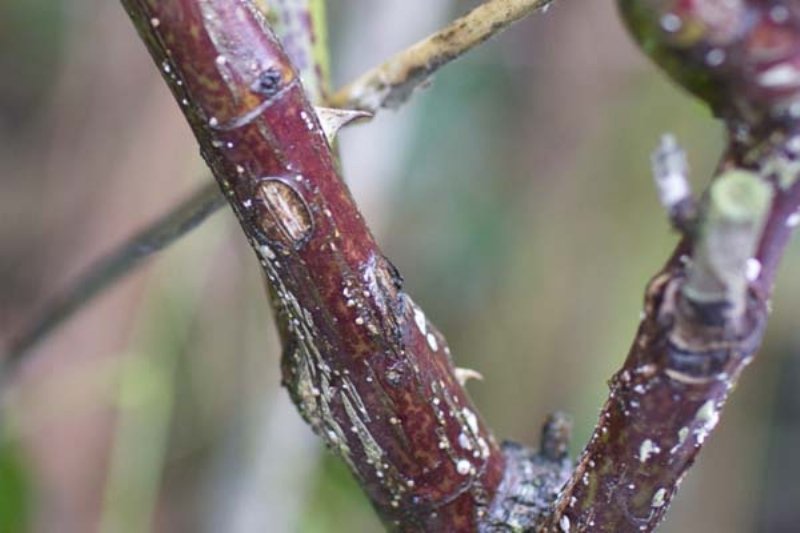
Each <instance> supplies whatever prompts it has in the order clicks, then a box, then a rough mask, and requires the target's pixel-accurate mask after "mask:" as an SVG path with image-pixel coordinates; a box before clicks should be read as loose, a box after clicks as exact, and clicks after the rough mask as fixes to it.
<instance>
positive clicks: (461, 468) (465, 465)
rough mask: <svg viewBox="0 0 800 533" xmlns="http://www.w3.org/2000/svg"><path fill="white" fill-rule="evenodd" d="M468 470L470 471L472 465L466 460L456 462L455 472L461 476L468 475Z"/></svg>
mask: <svg viewBox="0 0 800 533" xmlns="http://www.w3.org/2000/svg"><path fill="white" fill-rule="evenodd" d="M470 470H472V463H470V462H469V461H467V460H466V459H459V460H458V462H456V471H457V472H458V473H459V474H461V475H462V476H466V475H467V474H469V473H470Z"/></svg>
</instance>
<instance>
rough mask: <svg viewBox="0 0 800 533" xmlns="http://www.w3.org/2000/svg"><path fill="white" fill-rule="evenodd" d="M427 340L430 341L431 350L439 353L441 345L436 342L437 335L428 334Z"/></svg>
mask: <svg viewBox="0 0 800 533" xmlns="http://www.w3.org/2000/svg"><path fill="white" fill-rule="evenodd" d="M427 339H428V346H430V348H431V350H433V351H434V352H436V351H439V343H438V342H436V335H434V334H433V333H428V335H427Z"/></svg>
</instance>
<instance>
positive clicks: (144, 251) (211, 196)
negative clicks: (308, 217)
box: [3, 182, 225, 375]
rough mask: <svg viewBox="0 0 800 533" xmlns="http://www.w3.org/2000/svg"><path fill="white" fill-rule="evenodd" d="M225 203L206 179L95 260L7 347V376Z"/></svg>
mask: <svg viewBox="0 0 800 533" xmlns="http://www.w3.org/2000/svg"><path fill="white" fill-rule="evenodd" d="M223 205H225V199H224V198H223V197H222V195H221V194H219V187H218V186H217V184H216V183H213V182H209V183H208V184H206V185H204V186H203V187H202V188H200V189H199V190H197V191H196V192H195V193H193V194H192V195H191V196H190V197H189V198H187V199H186V200H185V201H183V202H181V203H180V204H179V205H178V206H177V208H174V209H173V210H172V211H170V212H169V213H167V214H166V215H165V216H163V217H161V218H159V219H157V220H155V221H154V222H152V223H151V224H149V225H148V226H146V227H145V228H144V229H143V230H141V231H140V232H139V233H137V234H135V235H134V236H133V237H131V238H130V239H128V240H127V241H125V242H124V243H122V244H121V245H120V246H118V247H117V248H116V249H115V250H114V251H113V252H111V253H109V254H108V255H107V256H104V257H102V258H101V259H99V260H98V261H97V262H96V263H95V264H93V265H92V266H90V267H89V268H88V269H87V270H86V272H85V273H84V274H83V275H82V276H81V277H79V278H78V280H77V281H75V282H74V283H73V284H72V285H70V286H69V287H68V288H67V289H66V290H65V291H64V292H63V293H61V294H60V295H59V296H57V297H56V298H55V299H54V300H53V301H52V302H50V303H49V304H48V306H47V310H46V311H45V313H44V314H43V315H41V316H39V317H38V318H37V319H36V321H35V322H33V323H32V324H31V325H30V326H29V327H28V328H27V329H26V330H25V331H23V333H22V334H21V335H20V336H19V338H18V339H17V341H16V342H14V343H13V345H12V346H11V348H10V350H9V352H8V354H7V355H6V357H5V359H4V360H3V365H4V367H5V368H4V372H3V374H5V375H8V373H9V372H10V371H13V369H14V368H15V367H16V365H17V364H18V363H19V362H20V360H21V358H22V357H23V355H24V354H25V353H26V352H27V351H28V350H29V349H30V348H31V347H33V346H34V345H35V344H36V343H38V342H39V341H40V340H41V339H43V338H44V337H45V336H47V335H48V334H49V333H50V332H51V331H53V330H54V329H55V328H56V327H57V326H58V325H59V324H61V323H62V322H63V321H64V320H65V319H67V318H68V317H70V316H71V315H72V314H73V313H74V312H75V311H76V310H78V309H80V308H81V307H82V306H83V305H84V304H85V303H86V302H88V301H90V300H91V299H92V298H93V297H95V296H96V295H97V294H99V293H100V292H101V291H102V290H103V289H105V288H107V287H109V286H111V285H112V284H113V283H114V282H115V281H117V280H119V279H121V278H122V277H123V276H124V275H125V274H127V273H129V272H131V271H132V270H133V269H134V268H136V267H137V266H139V265H141V264H142V263H143V262H144V260H145V259H147V258H148V257H150V256H151V255H153V254H154V253H156V252H158V251H160V250H162V249H164V248H166V247H167V246H169V245H170V244H172V243H173V242H175V241H176V240H177V239H179V238H180V237H182V236H183V235H185V234H186V233H188V232H189V231H191V230H192V229H194V228H195V227H197V226H198V225H199V224H200V223H201V222H203V221H204V220H205V219H206V218H208V217H209V216H210V215H211V214H212V213H215V212H216V211H217V210H218V209H219V208H220V207H222V206H223Z"/></svg>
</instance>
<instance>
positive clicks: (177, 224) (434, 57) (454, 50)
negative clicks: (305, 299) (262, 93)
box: [7, 0, 552, 359]
mask: <svg viewBox="0 0 800 533" xmlns="http://www.w3.org/2000/svg"><path fill="white" fill-rule="evenodd" d="M551 1H552V0H523V1H520V0H513V1H510V2H509V1H508V0H501V1H498V0H491V1H490V2H487V3H486V4H484V5H481V6H479V7H478V8H476V9H475V10H474V11H472V12H471V13H470V14H468V15H466V16H465V17H463V18H461V19H459V20H457V21H456V22H454V23H453V24H451V25H450V26H448V27H447V28H445V29H443V30H441V31H439V32H437V33H436V34H435V35H434V36H432V37H430V38H429V39H426V40H425V41H422V42H420V43H417V44H416V45H414V46H412V47H411V48H409V49H408V50H406V51H404V52H402V53H400V54H398V55H397V56H395V57H394V58H392V59H390V60H389V61H387V62H386V63H384V64H383V65H381V66H380V67H377V68H375V69H373V70H371V71H369V72H368V73H366V74H364V75H362V76H361V77H359V78H358V79H357V80H356V81H354V82H352V83H350V84H349V85H347V86H346V87H345V88H344V89H342V90H340V91H339V92H338V93H337V95H335V96H334V97H333V98H332V100H331V101H332V102H336V101H338V102H339V105H338V107H341V106H342V105H347V103H346V102H344V101H342V98H345V96H344V95H346V94H347V93H348V92H349V91H351V90H354V89H353V88H355V87H358V86H361V85H363V84H365V83H367V84H369V83H370V82H369V81H368V80H370V79H373V78H376V77H379V76H381V75H382V74H381V73H382V72H387V73H392V72H394V73H401V72H410V71H411V70H414V69H415V68H416V67H415V65H420V64H424V65H425V68H424V70H425V72H426V74H425V77H426V78H427V77H429V76H430V75H432V74H433V73H434V72H435V71H436V70H438V69H439V68H441V67H442V66H444V65H446V64H447V63H448V62H449V61H450V60H452V59H454V58H455V57H457V56H459V55H461V54H463V53H464V52H466V51H468V50H469V49H471V48H472V47H474V46H475V45H477V44H480V42H483V41H485V40H486V39H487V38H489V37H490V36H491V35H493V34H496V33H499V32H500V31H502V30H503V29H505V28H506V27H507V26H508V25H510V24H511V23H512V22H514V21H516V20H518V19H519V18H521V17H523V16H525V15H526V14H528V13H530V12H532V11H534V10H536V9H542V8H544V7H546V6H547V5H549V4H550V2H551ZM272 4H273V3H270V5H267V6H263V7H261V4H260V3H254V6H256V7H259V8H260V9H264V14H265V16H266V17H267V19H269V20H270V21H271V23H272V24H274V28H275V33H276V35H277V36H278V38H279V40H280V41H281V42H282V43H284V46H285V48H286V53H287V55H288V56H289V58H290V60H291V61H292V64H293V65H295V66H296V68H297V69H298V75H299V76H300V77H301V79H302V80H303V86H304V88H305V90H306V93H307V94H308V95H309V98H310V99H311V100H312V101H313V102H324V101H325V95H326V94H327V92H328V71H329V66H328V63H329V59H328V57H327V47H326V46H325V42H326V40H327V36H326V31H325V26H326V25H325V1H324V0H276V2H274V6H273V7H271V6H272ZM481 17H486V18H485V19H483V18H481ZM448 35H452V37H447V36H448ZM426 43H427V44H426ZM309 54H310V55H309ZM448 55H449V58H447V57H448ZM446 58H447V59H446ZM397 80H398V81H397V90H400V87H401V86H404V87H406V89H405V90H407V91H408V94H406V95H405V97H404V99H405V98H407V97H408V96H409V95H410V92H411V90H412V89H413V83H414V82H413V80H410V79H406V81H403V80H401V79H400V78H397ZM422 81H424V79H423V78H420V79H417V81H416V83H421V82H422ZM406 82H407V83H406ZM392 91H395V89H392ZM364 94H365V95H368V94H369V93H368V92H365V93H364ZM394 94H399V93H396V92H395V93H394ZM393 98H394V97H391V96H390V98H389V99H390V100H392V99H393ZM400 103H402V102H400V101H396V105H400ZM355 107H356V108H358V107H363V106H360V105H355ZM378 107H380V106H378ZM377 110H378V108H376V109H374V110H373V111H377ZM316 111H317V114H318V116H319V118H320V120H321V122H322V125H323V127H324V128H325V129H326V132H327V133H328V136H329V138H332V137H333V135H335V133H336V131H338V129H339V128H340V127H342V126H344V125H346V124H347V123H349V122H351V121H353V120H357V119H359V118H363V117H365V116H369V115H368V114H364V113H363V112H360V111H359V112H352V111H344V110H342V111H338V112H337V110H336V109H327V108H316ZM192 197H193V198H197V199H198V202H196V203H194V204H192V205H194V206H195V210H194V211H193V210H192V208H191V206H190V205H188V202H187V204H181V205H178V206H176V207H175V209H174V211H173V212H171V213H169V214H168V215H167V216H165V217H162V218H160V219H158V220H156V221H154V222H152V223H151V224H149V225H148V230H147V231H146V232H143V233H142V234H141V235H139V236H137V237H134V238H133V239H132V240H131V241H129V242H128V243H126V244H124V245H122V246H121V247H120V248H118V249H117V250H115V251H114V252H112V253H111V254H110V255H109V256H108V257H105V258H101V259H100V260H98V261H97V262H96V263H95V265H94V266H92V267H89V269H88V270H87V271H86V272H85V273H84V274H83V275H82V276H81V277H80V278H79V280H78V282H76V283H77V284H78V285H76V286H74V287H69V288H67V289H66V290H65V292H64V295H62V296H61V297H59V298H57V300H56V301H54V302H52V303H50V304H48V306H47V308H46V309H45V311H44V314H43V315H42V316H38V317H35V318H34V320H33V321H32V323H31V325H29V326H28V327H26V328H25V330H24V332H23V333H22V334H21V335H20V341H19V342H17V343H15V345H14V347H13V348H12V349H11V352H10V354H8V356H7V357H9V358H11V359H19V358H20V357H22V356H23V353H24V352H25V351H26V350H28V349H29V348H30V347H32V346H33V345H35V344H36V343H38V342H39V341H40V340H41V339H42V338H43V337H44V336H46V335H48V334H49V333H50V332H52V331H53V330H54V329H55V328H56V327H58V326H59V325H60V324H61V323H62V322H64V321H65V320H67V319H68V318H69V317H70V316H72V314H73V313H74V312H75V311H77V310H78V309H80V307H82V306H83V305H85V304H87V303H88V302H89V301H91V299H92V298H94V297H95V296H97V295H98V294H100V293H101V292H102V291H103V290H105V289H106V288H108V287H110V286H111V285H112V284H113V283H114V282H115V281H116V280H118V279H119V278H121V277H122V276H124V275H125V274H127V273H128V272H129V271H132V270H133V269H135V268H137V267H138V266H139V265H141V264H142V260H143V259H144V257H139V256H138V255H137V251H136V250H126V249H125V246H132V247H133V246H135V247H136V248H137V249H139V250H142V249H152V252H151V253H155V252H157V251H160V250H162V249H163V248H164V247H166V246H168V245H169V244H171V243H172V242H175V241H176V240H178V239H179V238H180V237H181V236H182V235H181V234H179V233H176V234H175V235H174V236H173V238H172V239H171V240H170V241H169V242H166V243H163V244H160V243H159V242H156V241H154V242H148V241H147V240H146V239H147V238H149V237H148V236H152V238H154V239H158V238H159V237H158V236H159V235H161V234H172V233H173V232H175V231H176V228H184V229H185V232H189V231H191V230H192V229H194V228H195V227H197V226H198V225H199V224H200V223H202V222H203V220H204V219H205V218H206V217H209V216H211V215H212V214H213V213H215V212H216V210H217V209H220V208H221V207H222V206H224V205H225V202H224V199H223V197H222V194H221V193H220V191H219V188H217V187H209V186H202V187H200V188H199V189H198V190H197V191H196V192H195V193H194V194H193V195H192ZM201 200H202V201H201ZM161 225H163V226H161ZM140 238H141V239H142V240H139V239H140ZM125 258H128V259H129V262H127V263H126V262H125ZM115 261H120V262H118V263H115V274H114V275H113V276H107V275H106V274H105V272H103V271H101V269H105V268H106V265H107V264H111V263H113V262H115ZM88 280H91V281H92V283H93V286H92V290H91V291H90V292H85V287H82V286H79V285H80V284H84V283H86V282H87V281H88ZM71 299H75V300H74V301H72V300H71ZM68 300H69V301H68Z"/></svg>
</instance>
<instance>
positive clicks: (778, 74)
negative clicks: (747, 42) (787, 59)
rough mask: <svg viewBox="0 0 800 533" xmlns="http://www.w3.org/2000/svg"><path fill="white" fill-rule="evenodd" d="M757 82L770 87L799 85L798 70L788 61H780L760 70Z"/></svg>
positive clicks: (799, 73) (799, 75) (799, 74)
mask: <svg viewBox="0 0 800 533" xmlns="http://www.w3.org/2000/svg"><path fill="white" fill-rule="evenodd" d="M758 83H759V85H761V86H762V87H767V88H771V89H780V88H787V87H795V86H798V85H800V71H798V70H797V67H795V66H794V65H792V64H790V63H780V64H778V65H775V66H774V67H772V68H769V69H767V70H765V71H764V72H762V73H761V74H760V75H759V76H758Z"/></svg>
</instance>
